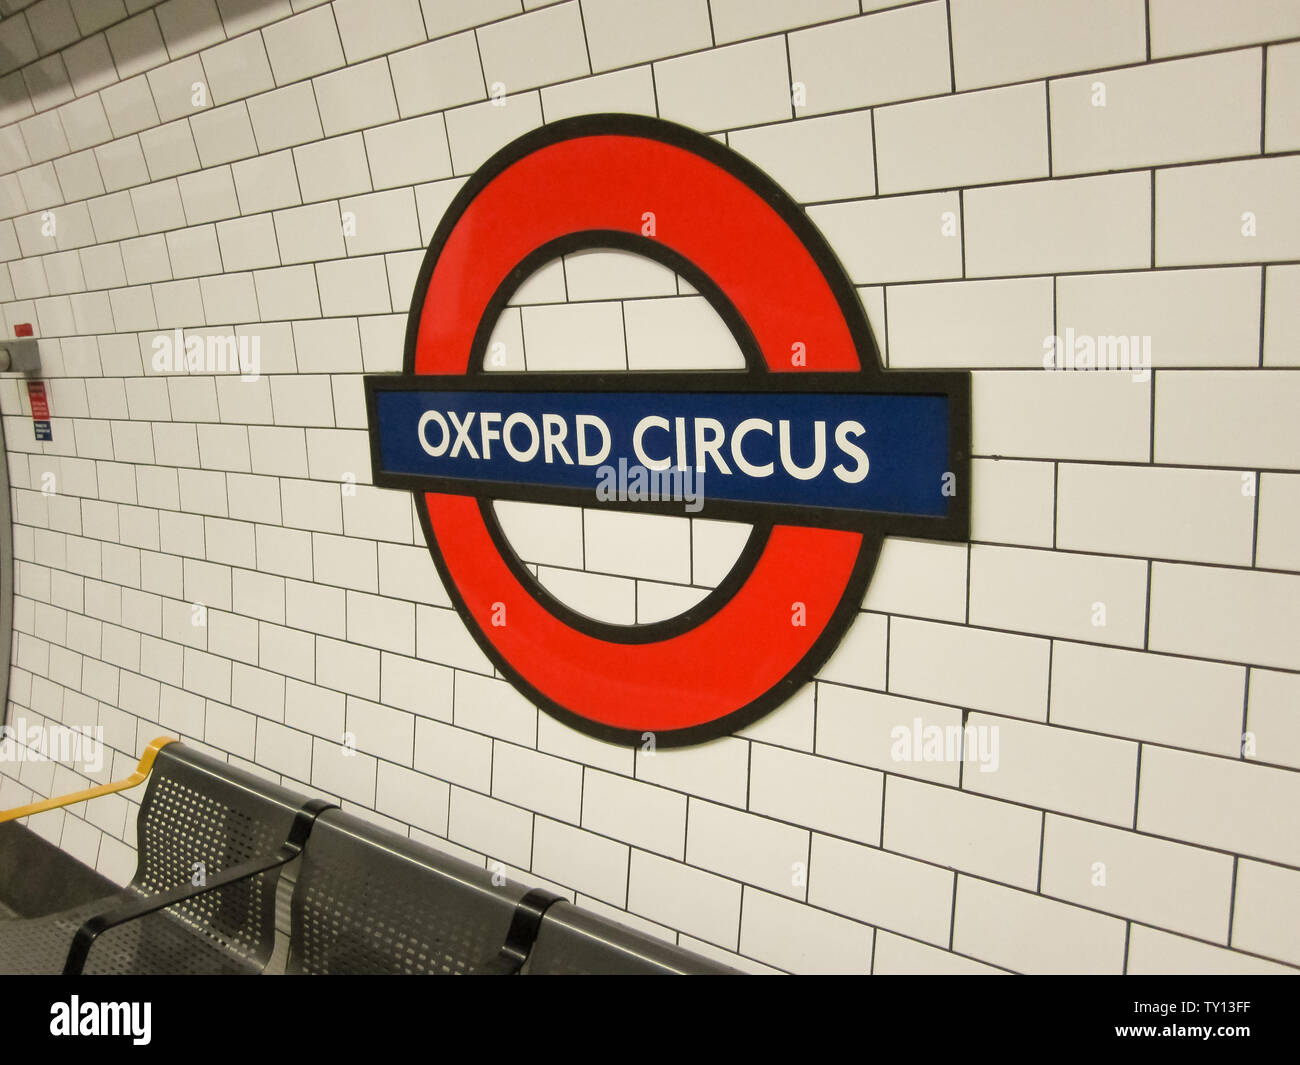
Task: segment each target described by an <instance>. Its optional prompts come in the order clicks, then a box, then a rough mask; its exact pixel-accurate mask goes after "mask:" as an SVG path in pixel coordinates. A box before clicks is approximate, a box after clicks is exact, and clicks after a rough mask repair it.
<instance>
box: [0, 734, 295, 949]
mask: <svg viewBox="0 0 1300 1065" xmlns="http://www.w3.org/2000/svg"><path fill="white" fill-rule="evenodd" d="M306 805H307V800H305V799H304V797H303V796H301V795H297V794H295V793H293V792H291V791H289V790H288V789H286V788H282V787H279V786H278V785H275V784H271V783H269V782H267V781H264V780H261V779H259V778H258V777H255V776H252V775H251V774H249V773H245V772H243V771H242V770H239V769H236V768H234V767H233V766H229V765H226V764H225V763H223V762H219V761H217V760H215V759H213V758H210V757H208V756H207V755H204V754H201V753H199V752H197V751H193V750H189V749H187V748H185V747H184V746H182V745H181V744H179V743H173V744H170V745H168V746H166V747H164V748H162V750H160V751H159V752H158V756H157V760H156V762H155V763H154V768H153V772H152V773H151V775H150V777H149V784H148V788H147V790H146V791H145V794H144V797H143V799H142V800H141V804H140V814H139V818H138V821H137V847H138V850H139V861H138V865H137V867H136V873H135V877H134V878H133V879H132V881H131V883H130V884H129V885H127V887H126V888H124V889H123V890H122V891H120V892H118V893H116V894H114V895H110V896H107V897H105V898H103V899H99V900H97V901H95V902H91V903H87V904H86V905H84V906H79V907H77V908H75V909H71V910H65V911H63V912H62V913H56V914H51V915H50V916H47V917H37V918H32V919H26V920H21V919H19V920H10V921H4V922H0V971H3V972H7V973H22V974H40V973H60V972H62V971H63V968H64V962H65V959H66V958H67V956H68V952H69V947H70V945H71V943H72V940H73V938H74V935H75V934H76V932H77V930H78V928H80V927H81V925H82V924H83V923H84V922H86V921H87V920H88V919H89V918H91V917H93V916H95V915H97V914H102V913H105V912H106V911H112V910H116V909H117V908H119V907H121V906H124V905H130V904H135V903H139V902H141V901H142V900H147V899H150V898H153V897H156V896H158V895H160V894H161V893H163V892H166V891H169V890H172V889H176V888H181V887H183V886H186V885H196V884H198V883H205V882H210V881H211V880H212V878H214V877H216V876H217V874H220V873H222V872H223V871H227V870H230V869H232V868H233V867H235V866H238V865H240V864H241V863H245V862H249V861H250V860H256V859H270V858H271V857H272V856H274V855H276V854H277V852H278V851H279V850H280V849H281V847H282V845H283V844H284V843H285V841H286V839H288V838H289V836H290V832H291V830H292V829H293V828H294V827H295V821H296V819H297V818H298V817H299V815H300V811H301V810H302V809H303V808H304V806H306ZM279 876H280V866H276V867H275V868H272V869H269V870H268V871H266V872H263V873H258V874H256V875H253V876H249V877H247V878H245V879H242V880H238V881H236V882H235V883H232V884H228V885H225V886H221V887H217V888H214V889H213V890H211V891H209V892H207V893H205V894H198V895H195V896H193V897H191V898H185V899H183V900H181V901H179V902H177V903H176V904H174V905H172V906H169V907H168V908H167V909H165V910H162V911H159V912H156V913H148V914H145V915H144V916H141V917H139V918H137V919H134V920H130V921H127V922H125V923H123V924H121V925H118V926H116V927H112V928H109V929H108V930H107V931H105V932H104V933H103V934H102V935H101V936H100V937H99V939H98V940H97V941H96V943H95V946H94V949H93V950H92V951H91V952H90V954H89V958H88V962H87V964H86V966H85V970H84V971H85V972H87V973H165V974H202V973H211V974H216V973H220V974H225V973H258V972H261V971H262V970H263V969H264V968H265V967H266V963H267V961H268V960H269V959H270V956H271V951H272V948H273V947H274V945H275V912H274V908H275V891H276V884H277V882H278V880H279ZM196 890H197V888H196Z"/></svg>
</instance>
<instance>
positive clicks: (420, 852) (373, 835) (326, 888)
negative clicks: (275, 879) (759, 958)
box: [288, 810, 735, 976]
mask: <svg viewBox="0 0 1300 1065" xmlns="http://www.w3.org/2000/svg"><path fill="white" fill-rule="evenodd" d="M290 915H291V916H290V939H289V963H288V971H289V972H290V973H315V974H331V973H346V974H358V973H364V974H383V973H390V974H398V973H407V974H411V973H416V974H440V973H441V974H464V975H474V976H508V975H514V974H517V973H520V972H523V973H532V974H537V975H541V974H549V973H602V974H624V973H626V974H643V973H663V974H668V973H734V972H735V970H733V969H729V968H727V967H726V966H725V965H718V964H716V963H714V962H712V961H710V960H708V959H707V958H702V957H700V956H698V955H696V954H692V953H690V952H689V951H686V950H683V949H681V948H680V947H676V946H673V945H672V944H669V943H664V942H661V941H660V940H657V939H651V938H650V937H648V936H644V935H642V934H641V933H639V932H636V931H633V930H632V929H630V928H625V927H623V926H622V925H618V924H615V923H614V922H612V921H608V920H605V919H604V918H602V917H599V916H597V915H595V914H591V913H588V912H587V911H585V910H581V909H578V908H577V907H576V906H573V905H571V904H569V903H568V902H566V901H564V900H563V899H561V898H560V897H559V896H558V895H554V894H552V893H551V892H549V891H544V890H541V889H532V890H529V889H528V888H526V887H524V886H523V885H521V884H514V883H500V884H498V883H496V882H495V881H494V878H493V876H492V874H491V873H490V872H488V870H486V869H483V868H481V867H480V866H476V865H472V864H470V863H469V862H466V861H463V860H461V859H460V858H456V857H454V856H452V855H450V854H445V853H443V852H442V851H438V850H434V849H432V848H430V847H425V846H423V845H421V844H419V843H416V842H414V841H412V840H409V839H406V838H405V837H403V836H398V835H395V834H393V833H391V832H388V831H386V830H384V829H382V828H377V827H375V826H373V825H371V824H369V823H368V822H366V821H363V820H361V819H360V818H357V817H354V816H351V815H349V814H345V813H343V812H342V811H340V810H328V811H326V812H325V813H323V814H321V815H320V817H319V818H317V820H316V824H315V826H314V827H313V829H312V833H311V838H310V839H309V840H308V841H307V846H306V848H305V849H304V851H303V856H302V864H301V866H300V868H299V870H298V881H297V884H296V885H295V887H294V892H293V899H292V902H291V903H290Z"/></svg>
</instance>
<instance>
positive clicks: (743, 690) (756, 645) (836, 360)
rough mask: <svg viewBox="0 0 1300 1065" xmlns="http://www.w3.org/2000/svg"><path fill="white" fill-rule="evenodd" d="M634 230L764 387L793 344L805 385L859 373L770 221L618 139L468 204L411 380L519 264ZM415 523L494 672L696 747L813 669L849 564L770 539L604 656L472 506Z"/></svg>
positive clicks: (468, 337)
mask: <svg viewBox="0 0 1300 1065" xmlns="http://www.w3.org/2000/svg"><path fill="white" fill-rule="evenodd" d="M649 223H653V228H654V238H655V239H656V240H658V241H660V242H661V243H663V244H664V245H666V246H667V247H668V248H670V249H672V250H673V251H675V252H676V253H678V254H679V255H681V256H683V257H684V258H685V259H687V260H688V261H690V262H691V263H693V264H695V266H697V267H698V268H699V269H700V270H701V271H702V272H703V273H704V275H705V276H706V277H708V278H710V279H712V280H713V282H714V283H715V284H716V285H717V286H718V288H719V289H720V290H721V291H722V293H723V294H724V295H725V296H726V297H728V298H729V299H730V300H731V302H732V304H733V305H734V306H735V308H736V309H737V311H738V312H739V313H740V315H741V317H742V318H743V319H744V320H745V321H746V323H747V324H748V325H749V327H750V329H751V330H752V332H753V334H754V338H755V340H756V341H757V343H758V347H759V349H760V350H761V352H762V354H763V358H764V361H765V363H766V366H767V369H768V370H769V371H772V372H786V371H792V370H794V367H793V366H792V365H791V361H792V360H791V358H790V355H791V352H792V351H793V350H794V349H795V345H796V344H801V345H803V351H804V353H805V357H806V360H807V361H806V370H810V371H846V372H851V371H857V370H859V369H860V368H861V364H860V357H859V353H858V350H857V347H856V345H855V344H854V342H853V339H852V336H851V331H850V329H849V326H848V324H847V322H846V321H845V317H844V313H843V311H842V310H841V308H840V306H839V304H838V302H837V301H836V298H835V295H834V293H833V291H832V288H831V286H830V284H829V282H828V281H827V278H826V276H825V275H824V273H823V272H822V270H821V269H820V268H819V267H818V265H817V263H816V262H815V261H814V259H813V257H812V255H811V254H810V253H809V250H808V248H807V247H806V246H805V245H804V244H803V242H802V241H801V240H800V239H799V237H798V236H797V235H796V233H795V232H794V231H793V230H792V229H791V227H790V226H789V225H788V224H787V223H786V221H785V220H783V219H782V217H781V215H780V214H779V213H778V211H777V210H775V209H774V208H773V207H772V206H771V205H770V204H769V203H768V202H766V200H765V199H764V198H763V197H762V196H760V195H759V193H758V192H757V191H755V189H753V188H751V187H750V186H749V185H748V184H746V183H745V182H744V181H742V180H741V179H740V178H738V177H737V176H735V175H734V174H732V173H731V172H730V171H728V170H727V169H725V168H723V167H722V166H719V165H718V164H717V163H715V162H713V161H711V160H709V159H706V158H704V157H703V156H702V155H700V154H697V153H696V152H693V151H691V150H689V149H688V148H686V147H683V146H681V145H680V144H674V143H669V142H667V141H664V140H659V139H656V138H654V137H649V136H644V135H638V134H633V133H597V134H591V133H588V134H578V135H575V136H571V137H568V138H565V139H561V140H558V141H556V142H553V143H548V144H544V145H543V146H541V147H539V148H537V149H535V150H533V151H531V152H529V153H528V154H525V155H524V156H522V157H521V158H518V159H516V160H515V161H513V162H511V163H510V164H509V165H508V166H506V167H505V169H503V170H501V171H500V172H499V173H497V174H496V175H495V176H493V177H491V178H490V179H489V180H488V181H487V183H486V184H484V185H483V186H482V188H481V189H479V191H478V192H477V194H476V195H474V197H473V198H472V199H471V200H470V201H469V203H468V204H467V205H466V206H465V209H464V211H463V213H462V214H461V215H460V217H459V219H458V220H457V221H456V222H455V224H454V225H453V227H452V228H451V230H450V231H449V232H448V233H447V236H446V239H445V241H444V243H443V245H442V248H441V251H440V253H439V255H438V258H437V260H436V262H435V263H434V264H433V269H432V272H431V274H429V282H428V286H427V289H426V290H425V292H424V297H423V300H422V301H421V300H420V297H419V294H418V293H417V296H416V304H415V306H414V307H413V313H416V308H419V310H418V313H419V325H418V332H417V334H416V338H415V352H414V365H413V366H412V367H409V368H410V369H413V370H414V372H415V373H417V374H464V373H467V372H470V367H471V360H472V358H473V357H474V356H475V354H476V353H475V351H474V340H475V336H476V334H477V332H478V330H479V326H480V323H481V322H482V319H483V317H484V314H485V312H486V310H487V308H488V306H489V304H490V302H491V301H492V299H493V296H494V295H495V293H496V292H497V290H498V289H499V288H500V286H501V285H502V284H503V282H504V281H505V280H506V278H507V276H508V275H509V274H510V272H511V271H512V270H513V269H514V268H515V267H516V266H517V265H518V264H519V263H520V262H521V261H522V260H523V259H524V258H525V257H526V256H527V255H528V254H529V253H530V252H532V251H533V250H534V249H536V248H539V247H541V246H542V245H544V244H546V243H548V242H550V241H553V240H557V239H559V238H562V237H565V236H568V235H570V234H575V233H581V232H587V231H592V230H597V231H614V232H622V233H628V234H641V235H644V234H645V232H646V227H647V225H648V224H649ZM478 354H479V357H480V358H481V353H478ZM800 369H804V367H800ZM424 506H425V508H426V510H427V516H428V526H429V530H430V531H431V533H432V535H433V537H434V539H435V541H436V545H437V546H436V551H435V553H440V554H441V561H442V566H443V573H444V577H446V578H449V580H450V581H451V583H452V584H453V585H454V590H455V593H456V594H457V595H458V596H459V598H460V600H461V606H462V611H461V612H462V615H463V616H467V622H468V623H470V624H471V625H472V626H474V627H476V628H477V629H478V636H479V638H480V642H486V643H487V644H488V645H490V647H491V649H492V650H493V651H495V656H494V657H496V658H497V659H498V664H499V665H501V666H502V668H503V671H506V672H508V673H510V674H513V679H515V680H516V682H522V683H521V686H522V687H524V688H525V690H527V691H529V692H531V693H533V694H535V695H537V696H538V697H539V698H540V699H541V700H543V701H544V703H546V704H549V706H550V707H552V708H558V709H559V710H561V711H566V712H567V713H568V714H572V715H577V716H578V717H579V718H582V719H585V720H586V721H587V722H590V723H592V724H594V725H596V726H598V727H599V728H603V729H606V730H616V731H619V732H630V733H642V732H651V733H656V734H658V733H673V732H679V731H680V730H692V731H698V730H700V729H701V728H702V727H703V726H708V725H710V724H714V723H717V722H719V721H721V719H723V718H726V717H728V716H730V715H732V714H735V713H737V712H738V711H741V710H744V709H746V708H748V707H750V706H752V705H753V704H755V703H756V702H758V701H760V700H762V699H763V698H764V696H766V695H768V693H770V692H772V691H773V689H775V688H777V687H778V686H779V685H780V684H781V682H782V681H783V680H785V679H786V678H787V677H788V676H789V675H790V674H791V673H792V672H793V671H794V670H795V669H796V667H797V666H798V665H799V664H800V663H801V662H803V661H804V659H805V658H806V657H807V656H808V655H809V654H810V653H811V652H812V650H813V645H814V644H815V643H816V642H817V640H818V638H819V637H820V636H821V634H822V632H823V631H824V630H825V628H826V626H827V625H828V624H829V622H830V621H831V618H832V615H833V614H834V613H835V611H836V609H837V607H839V605H840V602H841V600H842V598H843V596H844V594H845V591H846V589H847V588H848V587H849V585H850V583H851V581H852V579H853V575H854V572H855V568H856V567H857V566H858V565H859V561H860V555H861V553H862V549H863V547H864V543H863V536H862V534H861V533H858V532H851V531H845V530H837V529H821V528H810V527H806V526H792V525H776V526H774V527H773V529H772V531H771V534H770V536H769V538H768V541H767V544H766V546H765V548H764V549H763V551H762V554H761V556H760V557H759V559H758V561H757V563H756V565H755V566H754V568H753V570H752V572H751V574H750V576H749V578H748V579H747V580H746V581H745V582H744V583H743V584H742V585H741V586H740V588H739V589H738V590H737V592H736V594H735V595H734V596H733V597H732V598H731V599H730V600H729V601H728V602H727V603H725V604H724V605H723V606H722V608H721V609H719V610H718V611H717V612H716V613H714V614H713V615H712V616H710V617H708V618H707V619H705V620H703V621H702V622H701V623H700V624H698V625H696V626H695V627H694V628H691V629H689V630H687V631H685V632H682V633H679V634H677V635H674V636H671V637H669V638H666V639H663V640H659V641H655V642H651V643H619V642H613V641H609V640H604V639H600V638H597V637H593V636H591V635H589V634H586V633H582V632H579V631H578V630H576V629H574V628H573V627H571V626H570V625H568V624H566V623H565V622H564V621H562V620H560V619H559V618H557V617H556V616H555V615H554V614H552V613H551V612H550V611H549V610H547V609H546V608H545V607H544V606H543V605H542V604H541V603H540V602H539V601H538V599H537V598H536V596H534V594H533V592H532V591H531V590H530V588H529V587H528V586H527V585H526V584H524V583H523V582H521V581H520V579H519V578H518V577H517V576H516V574H515V572H514V571H512V569H511V567H510V566H509V565H508V564H507V563H506V561H505V560H504V559H503V558H502V557H501V555H500V552H499V551H498V549H497V546H496V544H495V543H494V541H493V539H492V536H491V534H490V532H489V529H488V527H487V525H486V523H485V521H484V519H483V515H482V513H481V511H480V509H479V498H478V497H477V496H473V495H458V494H457V495H453V494H448V493H437V492H428V493H424ZM800 615H802V616H800ZM494 619H496V620H497V621H500V620H502V619H504V621H505V624H493V620H494ZM800 620H802V622H803V624H797V622H799V621H800Z"/></svg>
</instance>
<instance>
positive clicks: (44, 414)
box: [27, 381, 54, 440]
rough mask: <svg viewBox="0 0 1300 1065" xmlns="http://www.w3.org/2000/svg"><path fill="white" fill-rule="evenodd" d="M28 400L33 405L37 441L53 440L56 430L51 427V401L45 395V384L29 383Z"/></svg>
mask: <svg viewBox="0 0 1300 1065" xmlns="http://www.w3.org/2000/svg"><path fill="white" fill-rule="evenodd" d="M27 398H28V399H29V400H31V404H32V429H33V431H34V432H35V435H36V439H37V440H53V439H54V429H53V428H52V427H51V426H50V401H49V398H48V397H47V396H46V395H45V382H44V381H28V382H27Z"/></svg>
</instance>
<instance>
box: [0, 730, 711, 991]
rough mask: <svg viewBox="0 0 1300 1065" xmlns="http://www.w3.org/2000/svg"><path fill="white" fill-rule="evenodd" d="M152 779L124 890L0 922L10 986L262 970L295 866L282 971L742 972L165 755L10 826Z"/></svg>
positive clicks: (173, 750) (265, 786)
mask: <svg viewBox="0 0 1300 1065" xmlns="http://www.w3.org/2000/svg"><path fill="white" fill-rule="evenodd" d="M164 744H166V745H165V746H164ZM151 766H152V772H150V767H151ZM146 778H147V779H148V781H149V786H148V789H147V790H146V792H145V794H144V797H143V800H142V801H141V804H140V815H139V820H138V840H137V843H138V849H139V865H138V867H137V869H136V874H135V877H134V878H133V879H132V881H131V883H130V884H129V885H128V886H127V887H126V888H124V889H123V890H121V891H119V892H117V893H115V894H112V895H109V896H107V897H105V898H101V899H97V900H96V901H94V902H88V903H85V904H84V905H80V906H76V907H73V908H71V909H67V910H64V911H62V912H60V913H54V914H50V915H49V916H44V917H33V918H14V919H9V920H3V919H0V971H2V972H9V973H16V974H22V975H29V974H30V975H35V974H42V973H58V972H63V973H64V974H65V975H75V974H78V973H81V972H87V973H164V974H200V973H208V974H226V973H229V974H240V973H242V974H249V973H260V972H263V971H264V970H265V969H266V966H267V963H268V961H269V960H270V958H271V955H272V951H273V948H274V946H275V934H276V931H275V899H276V888H277V885H278V882H279V877H280V873H281V870H282V869H283V867H284V866H285V865H286V864H287V863H289V862H290V861H292V860H293V859H294V858H298V857H301V862H300V866H299V868H298V874H297V878H296V881H295V884H294V888H293V894H292V898H291V900H290V932H289V950H288V963H287V971H288V972H289V973H293V974H431V975H432V974H467V975H514V974H517V973H521V972H522V973H527V974H531V975H543V974H551V973H599V974H645V973H665V974H667V973H729V972H733V971H734V970H731V969H728V968H727V967H726V966H723V965H718V964H716V963H714V962H711V961H709V960H708V959H706V958H702V957H699V956H698V955H695V954H692V953H690V952H689V951H685V950H682V949H681V948H679V947H675V946H673V945H672V944H669V943H664V942H661V941H659V940H657V939H652V938H650V937H648V936H644V935H642V934H640V933H639V932H635V931H633V930H632V929H629V928H625V927H623V926H621V925H618V924H616V923H614V922H612V921H608V920H606V919H604V918H602V917H599V916H597V915H595V914H591V913H589V912H587V911H584V910H581V909H578V908H577V907H575V906H572V905H571V904H569V903H568V902H566V901H564V900H563V899H561V898H560V897H559V896H558V895H555V894H553V893H551V892H549V891H544V890H541V889H529V888H527V887H525V886H524V885H521V884H515V883H511V882H507V881H505V880H504V879H500V878H497V877H494V876H493V874H492V873H490V872H489V871H488V870H486V869H484V868H482V867H480V866H476V865H473V864H471V863H469V862H466V861H464V860H462V859H460V858H457V857H455V856H453V855H450V854H446V853H444V852H442V851H438V850H434V849H432V848H430V847H425V846H423V845H421V844H419V843H416V842H414V841H412V840H410V839H407V838H406V837H404V836H399V835H396V834H394V833H392V832H389V831H387V830H385V829H382V828H378V827H376V826H374V825H372V824H370V823H369V822H367V821H364V820H362V819H361V818H358V817H355V816H353V815H350V814H346V813H344V812H343V811H342V810H339V809H338V808H337V807H334V806H333V804H331V803H328V802H326V801H325V800H323V799H305V798H304V797H303V796H301V795H297V794H295V793H293V792H291V791H289V790H287V789H285V788H282V787H279V786H277V785H274V784H270V783H268V782H266V781H263V780H261V779H259V778H257V777H254V776H252V775H251V774H248V773H245V772H243V771H242V770H239V769H236V768H234V767H232V766H229V765H226V764H225V763H222V762H219V761H217V760H215V759H213V758H210V757H208V756H207V755H204V754H201V753H199V752H197V751H193V750H189V749H187V748H185V747H183V746H182V745H181V744H179V743H171V742H170V741H166V740H158V741H155V743H154V744H152V745H151V746H150V748H149V750H148V751H146V753H145V757H144V758H142V759H141V763H140V768H139V769H138V770H137V772H136V773H134V774H132V776H131V777H128V778H127V779H126V780H125V781H119V782H117V783H116V784H108V785H100V786H98V787H96V788H91V789H88V790H87V791H85V792H79V793H77V794H76V795H72V796H64V797H62V798H58V799H45V800H42V801H41V802H39V803H34V804H32V805H30V806H27V807H19V808H18V809H17V810H12V811H7V812H5V813H3V814H0V820H5V819H12V818H15V817H21V816H28V815H29V814H31V813H33V812H39V811H40V810H48V809H54V808H57V807H60V806H66V805H68V804H69V803H72V802H76V801H82V800H85V799H87V798H93V797H95V796H97V795H103V794H108V793H110V792H113V791H121V790H124V789H125V788H126V787H131V786H135V785H138V784H139V783H140V782H141V781H143V780H145V779H146ZM499 879H500V882H498V880H499ZM92 947H93V948H94V949H93V950H92Z"/></svg>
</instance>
